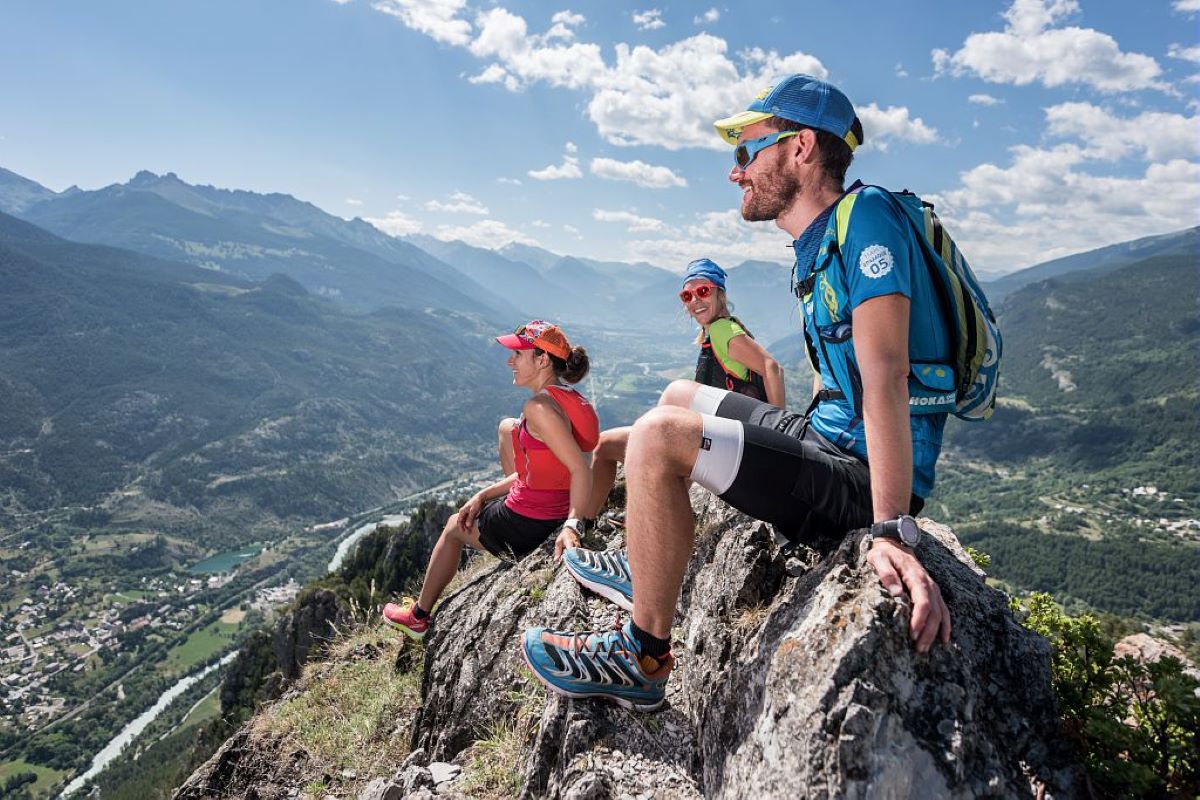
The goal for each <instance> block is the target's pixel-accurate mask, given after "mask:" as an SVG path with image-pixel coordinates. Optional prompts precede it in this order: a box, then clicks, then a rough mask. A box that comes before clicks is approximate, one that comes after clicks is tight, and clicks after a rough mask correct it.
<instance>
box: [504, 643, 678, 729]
mask: <svg viewBox="0 0 1200 800" xmlns="http://www.w3.org/2000/svg"><path fill="white" fill-rule="evenodd" d="M631 625H632V622H626V623H625V625H624V626H623V627H620V628H613V629H612V630H608V631H596V632H592V633H566V632H562V631H552V630H548V629H546V628H530V629H529V630H527V631H525V639H524V641H523V642H522V643H521V650H522V652H523V653H524V654H525V660H526V661H527V662H528V663H529V668H530V669H532V670H533V674H534V675H536V676H537V679H538V680H540V681H541V682H542V683H544V684H546V688H548V689H550V690H551V691H553V692H557V693H558V694H561V695H565V696H567V697H603V698H606V699H608V700H612V701H613V702H615V703H617V704H618V705H620V706H623V707H625V708H631V709H634V710H635V711H653V710H654V709H656V708H658V707H659V706H661V705H662V704H663V701H664V700H665V699H666V686H667V678H668V677H670V675H671V669H672V667H674V666H675V659H674V657H672V656H671V654H670V653H668V654H667V655H665V656H663V658H662V659H659V660H657V668H656V669H655V670H654V671H653V672H652V673H650V674H649V675H647V674H646V673H645V672H644V671H643V667H642V661H643V659H641V658H639V652H640V651H639V647H638V642H637V639H635V638H634V637H633V632H632V628H631V627H630V626H631ZM645 660H646V661H648V662H650V663H651V664H653V663H654V662H655V661H656V660H655V659H645Z"/></svg>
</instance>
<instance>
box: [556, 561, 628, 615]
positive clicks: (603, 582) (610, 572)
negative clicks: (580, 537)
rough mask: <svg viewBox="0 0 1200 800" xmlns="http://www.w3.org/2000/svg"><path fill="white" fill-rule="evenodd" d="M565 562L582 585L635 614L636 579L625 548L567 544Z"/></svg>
mask: <svg viewBox="0 0 1200 800" xmlns="http://www.w3.org/2000/svg"><path fill="white" fill-rule="evenodd" d="M563 565H564V566H566V568H567V572H569V573H571V577H572V578H574V579H575V580H577V581H579V583H581V584H582V585H583V586H585V587H587V588H588V589H591V590H592V591H593V592H595V593H596V594H598V595H600V596H601V597H603V598H604V599H606V600H611V601H612V602H614V603H616V604H617V605H619V606H620V607H621V608H623V609H625V610H626V611H628V612H630V613H633V578H632V577H631V575H630V573H629V558H628V556H626V555H625V551H624V550H607V551H603V552H601V551H599V550H587V549H585V548H582V547H568V548H567V549H566V550H565V551H563Z"/></svg>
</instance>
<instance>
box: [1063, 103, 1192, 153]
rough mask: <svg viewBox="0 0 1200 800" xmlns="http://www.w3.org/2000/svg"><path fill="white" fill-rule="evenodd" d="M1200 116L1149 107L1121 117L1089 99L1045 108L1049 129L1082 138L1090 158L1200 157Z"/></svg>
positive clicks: (1085, 151)
mask: <svg viewBox="0 0 1200 800" xmlns="http://www.w3.org/2000/svg"><path fill="white" fill-rule="evenodd" d="M1197 131H1200V117H1198V116H1191V117H1185V116H1183V115H1181V114H1167V113H1163V112H1159V111H1147V112H1144V113H1142V114H1139V115H1138V116H1136V117H1126V118H1122V117H1118V116H1117V115H1115V114H1114V113H1113V112H1112V111H1111V110H1108V109H1104V108H1100V107H1099V106H1094V105H1091V104H1089V103H1061V104H1059V105H1056V106H1051V107H1050V108H1047V109H1046V132H1047V133H1048V134H1050V135H1052V136H1057V137H1060V138H1073V139H1079V140H1080V141H1082V142H1083V143H1084V145H1085V149H1084V151H1083V155H1084V156H1085V157H1087V158H1089V159H1096V160H1103V161H1116V160H1118V159H1121V158H1126V157H1128V156H1135V155H1136V156H1138V157H1140V158H1143V159H1145V160H1147V161H1170V160H1173V159H1178V158H1197V157H1200V136H1197Z"/></svg>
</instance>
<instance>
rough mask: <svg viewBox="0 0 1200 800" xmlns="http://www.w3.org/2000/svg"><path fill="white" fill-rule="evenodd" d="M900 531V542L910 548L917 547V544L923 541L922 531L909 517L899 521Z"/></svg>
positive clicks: (901, 518)
mask: <svg viewBox="0 0 1200 800" xmlns="http://www.w3.org/2000/svg"><path fill="white" fill-rule="evenodd" d="M897 522H898V523H899V525H898V526H897V527H898V528H899V529H900V541H902V542H904V543H905V544H906V545H908V546H909V547H916V546H917V542H919V541H921V529H920V528H919V527H917V521H916V520H915V519H913V518H912V517H909V516H903V517H900V519H898V520H897Z"/></svg>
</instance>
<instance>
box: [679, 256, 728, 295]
mask: <svg viewBox="0 0 1200 800" xmlns="http://www.w3.org/2000/svg"><path fill="white" fill-rule="evenodd" d="M697 278H705V279H706V280H709V281H711V282H712V283H713V284H714V285H715V286H716V287H717V288H718V289H720V290H721V291H724V290H725V270H723V269H721V268H720V267H719V266H717V264H716V262H714V261H710V260H709V259H707V258H698V259H696V260H695V261H693V262H692V263H690V264H688V267H687V272H685V273H684V275H683V283H684V285H687V282H688V281H692V280H695V279H697Z"/></svg>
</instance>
